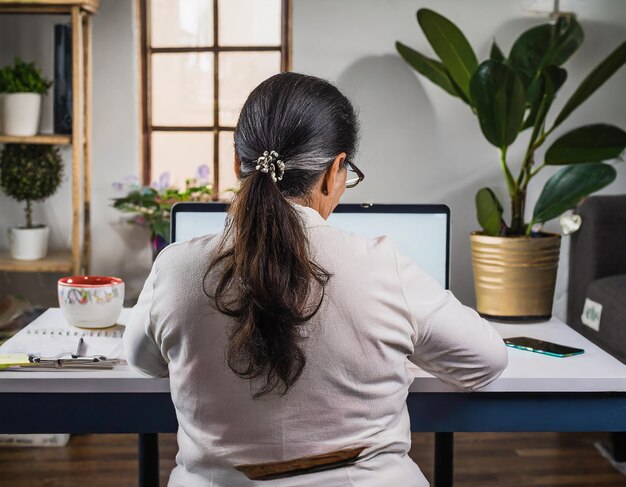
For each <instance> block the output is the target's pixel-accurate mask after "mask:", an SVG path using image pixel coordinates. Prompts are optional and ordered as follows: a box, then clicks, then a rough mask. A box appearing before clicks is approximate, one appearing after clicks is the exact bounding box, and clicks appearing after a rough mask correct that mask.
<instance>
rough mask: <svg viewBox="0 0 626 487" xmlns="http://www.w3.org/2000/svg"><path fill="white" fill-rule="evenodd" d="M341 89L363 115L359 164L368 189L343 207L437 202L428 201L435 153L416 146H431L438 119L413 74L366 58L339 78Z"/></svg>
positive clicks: (394, 60) (394, 63)
mask: <svg viewBox="0 0 626 487" xmlns="http://www.w3.org/2000/svg"><path fill="white" fill-rule="evenodd" d="M337 86H338V87H339V89H340V90H342V92H344V93H345V94H346V96H348V97H349V98H350V99H351V100H352V101H353V102H354V103H355V105H357V106H356V108H357V110H358V111H359V119H360V122H361V143H360V147H359V154H358V156H357V164H361V165H362V166H363V171H364V172H365V174H366V179H365V181H364V184H362V185H359V186H358V187H357V188H355V189H354V190H352V191H349V192H346V194H345V196H344V201H346V202H355V203H361V202H378V203H416V202H426V201H428V202H434V201H431V200H429V197H428V196H426V197H425V195H424V193H425V192H427V188H429V187H432V185H433V183H434V181H433V177H434V175H435V174H436V171H433V170H432V167H433V166H432V159H433V154H434V151H433V150H432V147H429V146H428V145H426V144H424V145H423V146H420V145H419V144H416V141H417V140H420V139H422V140H429V139H430V140H432V137H433V136H434V124H433V123H432V119H433V118H434V116H435V114H434V111H433V106H432V104H431V101H430V99H429V97H428V95H427V94H426V92H425V91H424V88H423V87H422V85H421V82H420V80H418V79H417V76H416V75H415V74H414V73H413V71H412V70H411V68H410V67H408V66H407V65H406V63H405V62H404V61H403V60H402V59H400V58H399V57H397V56H393V55H389V54H388V55H384V56H369V57H364V58H361V59H359V60H358V61H356V62H355V63H353V64H352V65H350V66H349V67H347V68H346V69H345V70H344V71H343V72H342V73H341V75H339V76H338V78H337ZM381 121H382V123H381ZM407 134H415V136H414V137H411V136H407ZM406 154H414V157H413V158H412V160H411V161H405V160H402V159H403V158H404V157H405V155H406Z"/></svg>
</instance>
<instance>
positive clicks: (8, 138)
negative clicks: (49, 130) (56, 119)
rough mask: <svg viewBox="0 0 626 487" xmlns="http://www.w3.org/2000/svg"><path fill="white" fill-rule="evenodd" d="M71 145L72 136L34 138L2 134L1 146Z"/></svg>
mask: <svg viewBox="0 0 626 487" xmlns="http://www.w3.org/2000/svg"><path fill="white" fill-rule="evenodd" d="M71 143H72V136H71V135H59V134H37V135H33V136H32V137H15V136H13V135H2V134H0V144H48V145H70V144H71Z"/></svg>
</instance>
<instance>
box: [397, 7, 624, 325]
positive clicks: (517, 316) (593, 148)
mask: <svg viewBox="0 0 626 487" xmlns="http://www.w3.org/2000/svg"><path fill="white" fill-rule="evenodd" d="M417 21H418V23H419V25H420V27H421V29H422V31H423V32H424V34H425V36H426V39H427V40H428V42H429V43H430V45H431V46H432V48H433V50H434V51H435V53H436V54H437V56H438V57H439V59H431V58H429V57H427V56H424V55H423V54H421V53H419V52H417V51H415V50H414V49H411V48H410V47H408V46H406V45H404V44H402V43H401V42H397V43H396V49H397V51H398V53H399V54H400V55H401V56H402V58H403V59H404V60H405V61H406V62H407V63H408V64H409V65H410V66H412V67H413V68H414V69H415V70H416V71H417V72H418V73H420V74H422V75H423V76H425V77H426V78H428V79H429V80H431V81H432V82H434V83H435V84H436V85H438V86H439V87H441V88H443V89H444V90H445V91H446V92H448V93H449V94H450V95H452V96H454V97H457V98H459V99H460V100H461V101H462V102H464V103H465V104H466V105H467V107H468V108H469V109H470V110H471V111H472V113H474V114H475V115H476V117H477V118H478V122H479V125H480V129H481V131H482V133H483V135H484V136H485V138H486V139H487V140H488V141H489V143H491V144H492V145H493V146H495V147H496V148H497V150H498V153H499V161H498V162H499V164H500V168H501V170H502V173H503V175H504V180H505V182H506V187H507V190H508V196H509V199H510V207H511V218H510V220H509V221H508V222H507V221H505V219H504V218H503V210H502V205H501V204H500V202H499V201H498V199H497V198H496V196H495V194H494V192H493V191H492V190H491V189H489V188H482V189H480V190H479V191H478V193H477V194H476V211H477V216H478V222H479V223H480V226H481V227H482V231H478V232H474V233H472V235H471V237H470V240H471V246H472V267H473V270H474V285H475V288H476V300H477V309H478V311H479V312H480V313H481V314H483V315H484V316H487V317H491V318H495V319H504V320H507V321H509V320H511V321H533V320H540V319H545V318H548V317H550V316H551V314H552V301H553V295H554V285H555V282H556V270H557V264H558V257H559V248H560V235H558V234H550V233H546V232H544V231H542V228H541V227H542V225H543V224H544V223H545V222H547V221H549V220H552V219H553V218H556V217H558V216H559V215H561V214H562V213H564V212H565V211H566V210H568V209H570V208H572V207H573V206H575V205H576V203H577V202H578V201H580V200H581V199H582V198H583V197H585V196H587V195H589V194H590V193H592V192H594V191H597V190H599V189H601V188H603V187H605V186H606V185H608V184H609V183H611V182H612V181H613V180H614V179H615V176H616V172H615V168H614V167H613V166H611V165H609V164H606V163H605V162H603V161H607V160H610V159H615V158H617V157H618V156H619V155H620V154H621V153H622V151H623V150H624V147H626V133H625V132H624V131H623V130H621V129H620V128H618V127H615V126H612V125H607V124H592V125H585V126H582V127H578V128H575V129H573V130H570V131H569V132H566V133H565V134H563V135H561V136H560V137H558V138H556V140H554V141H553V142H552V143H551V145H550V147H549V148H548V149H547V151H546V153H545V156H544V159H543V162H540V161H536V160H535V153H536V151H537V149H538V148H539V147H541V146H542V145H543V144H544V143H545V142H546V141H547V140H548V139H549V138H550V136H551V135H552V134H553V133H554V131H555V129H557V128H558V127H560V126H561V124H562V123H563V122H564V121H565V120H566V119H567V118H568V117H569V115H570V114H571V113H572V112H573V111H574V110H576V108H578V107H579V106H580V105H581V104H582V103H583V102H584V101H585V100H587V98H589V97H590V96H591V95H592V94H593V93H594V92H595V91H596V90H597V89H598V88H599V87H600V86H601V85H602V84H603V83H604V82H605V81H606V80H607V79H609V78H610V77H611V76H612V75H613V74H614V73H615V72H616V71H617V70H618V69H619V68H620V67H621V66H622V65H623V64H624V63H625V62H626V42H622V43H621V44H620V45H619V46H618V47H617V48H616V49H615V50H614V51H613V52H611V53H610V54H609V55H608V56H607V57H606V58H605V59H604V60H603V61H602V62H600V63H599V64H598V65H597V66H596V67H595V68H594V69H592V70H591V72H590V73H589V75H588V76H587V77H586V78H585V79H584V80H583V81H582V83H581V84H580V86H579V87H578V89H577V90H576V91H575V92H574V94H573V95H572V96H571V97H570V98H569V100H567V102H566V103H565V106H564V107H563V108H562V109H561V111H560V112H559V113H558V114H557V115H556V117H555V118H554V119H553V120H552V122H551V123H548V117H547V115H548V111H549V110H550V107H551V105H552V103H553V101H554V99H555V97H556V94H557V92H558V90H559V88H561V86H562V85H563V83H564V82H565V79H566V77H567V72H566V70H565V69H563V68H562V67H561V66H562V65H563V64H564V63H565V62H566V61H567V60H568V59H569V58H570V56H571V55H572V54H574V52H576V50H577V49H578V48H579V47H580V45H581V44H582V42H583V38H584V34H583V29H582V27H581V26H580V24H579V23H578V22H577V21H576V18H575V17H574V16H571V15H568V16H560V17H557V19H556V21H555V22H552V23H546V24H542V25H538V26H536V27H533V28H531V29H529V30H527V31H526V32H524V33H522V34H521V35H520V36H519V37H518V38H517V40H516V41H515V42H514V43H513V46H512V47H511V50H510V52H509V54H508V56H506V55H505V54H504V53H503V52H502V51H501V49H500V48H499V47H498V45H497V43H496V42H495V40H494V42H493V45H492V47H491V52H490V56H489V59H487V60H485V61H483V62H482V63H480V64H479V63H478V61H477V58H476V55H475V53H474V51H473V49H472V47H471V45H470V44H469V42H468V41H467V39H466V37H465V36H464V35H463V33H462V32H461V31H460V30H459V28H458V27H457V26H456V25H454V24H453V23H452V22H451V21H450V20H448V19H446V18H445V17H443V16H441V15H439V14H437V13H436V12H433V11H432V10H428V9H421V10H419V11H418V12H417ZM522 133H525V137H527V142H525V144H526V151H525V153H524V156H523V158H522V160H521V161H519V164H518V170H517V171H516V170H515V167H513V166H512V164H511V162H512V161H510V160H509V158H508V157H507V149H508V148H509V147H510V146H511V145H512V144H513V142H514V141H515V140H516V139H517V138H518V136H519V135H520V134H522ZM548 166H564V167H562V168H561V169H560V170H559V171H558V172H556V173H555V174H554V175H552V176H551V177H550V178H549V179H548V181H547V182H546V184H545V186H544V188H543V190H542V192H541V193H540V196H539V199H538V201H537V203H536V204H535V207H534V209H533V211H532V215H531V217H530V221H527V220H526V219H525V207H526V194H527V189H528V185H529V183H530V182H531V180H532V179H533V178H534V177H535V176H536V175H537V174H538V173H539V172H540V171H542V170H544V169H545V168H546V167H548Z"/></svg>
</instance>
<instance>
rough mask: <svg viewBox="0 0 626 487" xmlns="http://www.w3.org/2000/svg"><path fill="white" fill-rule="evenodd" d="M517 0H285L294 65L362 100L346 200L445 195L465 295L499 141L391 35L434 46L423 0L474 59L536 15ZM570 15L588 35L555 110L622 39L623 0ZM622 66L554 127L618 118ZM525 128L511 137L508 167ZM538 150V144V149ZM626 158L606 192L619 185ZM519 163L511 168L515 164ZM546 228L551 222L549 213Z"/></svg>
mask: <svg viewBox="0 0 626 487" xmlns="http://www.w3.org/2000/svg"><path fill="white" fill-rule="evenodd" d="M524 3H527V2H523V1H522V0H506V1H503V0H472V1H461V0H436V1H435V0H429V1H425V0H421V1H415V0H386V1H378V0H341V1H337V0H316V1H310V0H294V9H293V15H294V17H293V70H294V71H299V72H303V73H308V74H313V75H316V76H321V77H324V78H327V79H330V80H332V81H334V82H336V84H337V85H338V87H339V88H340V89H341V90H342V91H343V92H344V93H345V94H346V95H347V96H348V97H349V98H350V99H351V100H352V101H353V102H354V104H355V105H356V106H357V108H358V109H359V111H360V118H361V123H362V141H361V148H360V155H359V157H358V158H357V161H356V162H357V164H358V165H359V167H362V168H363V170H364V172H365V174H366V176H367V177H366V179H365V181H364V183H363V184H361V185H359V186H358V187H357V188H355V189H353V190H349V191H347V192H346V194H345V201H347V202H363V201H368V202H379V203H445V204H447V205H449V206H450V208H451V212H452V270H451V288H452V290H453V291H454V292H455V294H457V296H458V297H459V298H460V299H461V300H462V301H464V302H466V303H473V302H474V291H473V284H472V271H471V261H470V251H469V239H468V235H469V233H470V232H471V231H473V230H476V229H477V223H476V218H475V210H474V195H475V193H476V191H477V190H478V189H480V188H481V187H482V186H486V185H488V186H491V187H493V188H494V189H495V190H496V192H497V194H498V195H499V196H500V198H501V201H502V202H503V204H505V202H506V200H505V195H506V190H505V187H504V184H503V180H502V177H501V173H500V169H499V165H498V159H497V153H496V149H495V148H494V147H493V146H491V145H490V144H489V143H488V142H487V141H486V140H485V138H484V137H483V135H482V133H481V131H480V128H479V126H478V123H477V120H476V119H475V117H474V115H472V113H471V112H470V111H469V109H468V108H467V107H466V106H465V105H464V104H463V103H462V102H460V101H459V100H458V99H453V98H452V97H451V96H449V95H448V94H447V93H445V92H444V91H442V90H441V89H439V88H438V87H436V86H434V85H433V84H432V83H430V82H429V81H428V80H426V79H424V78H423V77H421V76H419V75H417V73H415V72H414V71H413V70H412V69H411V68H410V67H408V65H406V64H405V62H404V61H403V60H402V59H401V58H400V57H399V56H398V55H397V54H396V51H395V47H394V46H395V42H396V41H397V40H399V41H402V42H403V43H405V44H407V45H409V46H411V47H413V48H415V49H418V50H419V51H421V52H424V53H428V55H431V56H434V54H433V53H432V50H431V49H430V46H429V45H428V43H427V41H426V39H425V37H424V35H423V34H422V32H421V30H420V28H419V26H418V24H417V20H416V17H415V14H416V12H417V9H418V8H422V7H427V8H431V9H433V10H436V11H437V12H439V13H441V14H442V15H445V16H446V17H448V18H450V19H451V20H452V21H453V22H455V23H456V24H457V25H459V27H460V28H461V30H462V31H463V32H464V33H465V35H466V36H467V37H468V39H469V40H470V43H471V44H472V46H473V47H474V49H475V51H476V52H477V55H478V58H479V60H484V59H486V58H487V56H488V52H489V48H490V46H491V41H492V38H493V37H495V38H496V39H497V41H498V43H499V45H500V47H501V48H502V49H503V51H504V52H508V50H509V48H510V46H511V44H512V42H513V41H514V40H515V38H516V37H517V36H518V35H519V34H520V33H521V32H523V31H524V30H526V29H527V28H528V27H530V26H532V25H535V24H538V23H541V22H544V21H545V19H544V18H542V17H539V16H533V15H529V14H528V13H525V12H524V11H523V10H522V7H523V5H524ZM561 3H562V4H566V3H567V6H569V7H570V8H573V10H574V11H575V12H577V13H578V15H579V20H580V22H581V24H582V25H583V28H584V30H585V34H586V40H585V43H584V44H583V47H582V48H581V49H580V51H579V52H578V53H577V54H576V55H575V56H574V57H573V58H572V59H571V60H570V61H569V62H568V63H567V65H566V66H565V67H566V68H567V70H568V73H569V79H568V80H567V82H566V84H565V86H564V87H563V88H562V90H561V93H560V95H559V97H558V99H557V100H556V102H555V105H554V108H553V111H552V112H551V113H552V117H554V116H555V113H557V112H558V110H559V109H560V107H561V106H562V105H563V104H564V102H565V100H567V98H568V97H569V95H570V94H571V93H572V92H573V91H574V89H575V88H576V87H577V86H578V84H579V83H580V81H581V80H582V79H583V77H584V76H585V74H586V73H587V72H588V71H589V70H590V69H591V68H592V67H593V66H595V65H596V64H597V63H598V62H599V61H600V60H601V59H603V58H604V56H606V55H607V54H608V53H609V52H610V51H611V50H612V49H614V48H615V47H616V46H617V45H618V44H619V43H620V42H622V41H624V40H625V39H626V4H625V3H624V2H623V1H622V0H594V1H588V0H571V1H569V2H565V1H563V2H561ZM625 86H626V69H622V70H621V71H620V72H618V73H617V74H616V75H615V76H614V77H613V78H612V79H611V80H610V81H609V82H607V83H606V85H604V86H603V87H602V88H601V90H600V91H598V93H596V94H595V95H594V96H593V97H592V98H590V99H589V100H588V102H587V103H586V104H585V105H583V106H582V107H581V108H580V109H578V110H577V111H576V112H575V113H574V114H573V115H572V116H571V118H570V119H569V120H568V121H567V122H566V123H564V124H563V126H562V127H561V128H560V129H559V130H558V131H557V132H556V133H555V135H556V136H558V135H559V134H560V133H563V132H564V131H567V130H569V129H571V128H574V127H577V126H579V125H583V124H587V123H594V122H607V123H613V124H616V125H619V126H621V127H623V128H624V127H626V97H624V96H623V93H624V87H625ZM527 137H528V135H525V136H523V137H520V140H519V141H517V142H516V144H515V146H514V147H513V148H512V149H511V152H510V160H511V162H512V163H513V164H514V166H515V167H516V168H519V165H518V161H519V160H520V158H521V155H522V151H523V149H524V148H525V143H526V140H527ZM542 154H543V152H540V153H539V158H541V157H542ZM625 166H626V165H625V164H620V166H619V169H618V172H619V177H618V179H617V181H615V182H614V183H613V184H612V185H611V186H610V187H608V188H606V189H605V190H604V191H603V192H604V193H624V192H625V191H626V167H625ZM554 172H555V171H554V170H552V169H546V170H544V171H543V172H542V173H540V174H539V176H538V177H537V178H535V180H533V182H532V183H531V186H530V188H529V195H528V203H529V208H530V209H529V210H528V212H527V214H528V215H529V214H530V212H532V207H533V205H534V202H535V201H536V199H537V197H538V195H539V192H540V190H541V188H542V187H543V184H544V182H545V181H546V179H547V178H548V177H549V176H550V175H551V174H553V173H554ZM515 174H517V172H515ZM548 229H551V230H554V231H557V230H558V223H557V222H552V223H551V224H549V225H548ZM568 245H569V242H568V238H567V237H566V238H564V239H563V248H562V256H561V265H560V270H559V279H558V283H557V300H556V306H555V312H556V314H557V315H558V316H560V317H561V318H564V315H565V299H564V298H565V296H564V293H565V291H566V281H567V252H568Z"/></svg>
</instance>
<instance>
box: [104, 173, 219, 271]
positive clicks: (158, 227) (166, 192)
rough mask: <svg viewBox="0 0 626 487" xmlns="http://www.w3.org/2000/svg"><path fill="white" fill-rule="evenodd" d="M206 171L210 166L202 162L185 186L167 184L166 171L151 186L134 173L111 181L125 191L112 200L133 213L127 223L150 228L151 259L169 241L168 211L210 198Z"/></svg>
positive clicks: (168, 178) (118, 188) (115, 205)
mask: <svg viewBox="0 0 626 487" xmlns="http://www.w3.org/2000/svg"><path fill="white" fill-rule="evenodd" d="M209 174H210V171H209V167H208V166H207V165H206V164H203V165H201V166H200V167H198V170H197V173H196V177H195V178H190V179H187V180H186V181H185V188H184V189H179V188H177V187H174V186H172V185H170V176H169V173H167V172H166V173H163V174H162V175H161V177H160V178H159V181H158V182H154V183H152V185H150V186H141V185H140V184H139V181H138V179H137V178H136V177H134V176H129V177H128V178H126V180H125V181H124V182H117V183H113V187H114V188H115V189H116V190H117V191H118V192H125V193H126V195H125V196H122V197H120V198H115V199H114V200H113V207H114V208H116V209H118V210H119V211H121V212H123V213H131V214H133V215H134V216H133V218H131V219H129V220H128V222H129V223H131V224H134V225H139V226H142V227H147V228H149V229H150V243H151V246H152V257H153V259H156V257H157V255H158V254H159V252H160V251H161V250H163V248H165V247H166V246H167V245H168V244H169V243H170V211H171V209H172V206H173V205H174V204H175V203H178V202H180V201H202V202H208V201H212V200H213V189H212V185H211V184H210V183H209Z"/></svg>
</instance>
